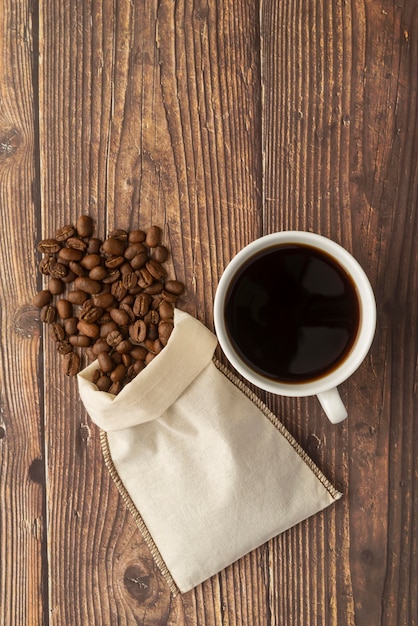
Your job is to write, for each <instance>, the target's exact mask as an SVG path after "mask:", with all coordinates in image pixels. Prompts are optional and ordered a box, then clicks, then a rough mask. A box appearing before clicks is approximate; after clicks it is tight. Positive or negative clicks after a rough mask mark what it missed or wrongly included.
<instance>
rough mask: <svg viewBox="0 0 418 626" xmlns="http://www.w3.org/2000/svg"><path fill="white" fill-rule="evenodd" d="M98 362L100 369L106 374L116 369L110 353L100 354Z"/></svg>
mask: <svg viewBox="0 0 418 626" xmlns="http://www.w3.org/2000/svg"><path fill="white" fill-rule="evenodd" d="M97 361H98V364H99V367H100V369H101V370H102V372H104V373H105V374H107V373H109V372H111V371H112V370H113V368H114V367H115V363H114V361H113V360H112V357H111V356H110V355H109V353H108V352H100V353H99V354H98V355H97Z"/></svg>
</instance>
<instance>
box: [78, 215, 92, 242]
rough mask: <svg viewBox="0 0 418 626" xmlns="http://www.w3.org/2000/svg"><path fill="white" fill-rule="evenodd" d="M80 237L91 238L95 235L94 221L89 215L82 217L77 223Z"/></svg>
mask: <svg viewBox="0 0 418 626" xmlns="http://www.w3.org/2000/svg"><path fill="white" fill-rule="evenodd" d="M76 228H77V232H78V234H79V235H80V237H90V236H91V235H92V234H93V220H92V218H91V217H90V216H89V215H81V216H80V217H79V218H78V220H77V222H76Z"/></svg>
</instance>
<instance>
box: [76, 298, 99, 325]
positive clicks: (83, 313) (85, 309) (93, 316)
mask: <svg viewBox="0 0 418 626" xmlns="http://www.w3.org/2000/svg"><path fill="white" fill-rule="evenodd" d="M102 315H103V309H102V308H101V307H99V306H96V305H95V303H94V301H93V300H86V302H85V303H84V304H83V306H82V308H81V310H80V312H79V314H78V318H79V319H80V320H84V321H85V322H88V323H89V324H92V323H93V322H97V320H98V319H99V318H100V317H101V316H102Z"/></svg>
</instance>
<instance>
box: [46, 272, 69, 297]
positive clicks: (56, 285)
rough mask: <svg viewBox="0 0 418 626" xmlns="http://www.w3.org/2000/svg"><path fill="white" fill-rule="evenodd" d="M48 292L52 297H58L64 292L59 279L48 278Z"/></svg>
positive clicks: (61, 281) (63, 284) (62, 283)
mask: <svg viewBox="0 0 418 626" xmlns="http://www.w3.org/2000/svg"><path fill="white" fill-rule="evenodd" d="M67 276H68V273H67ZM48 290H49V291H50V292H51V294H52V295H53V296H59V295H60V294H62V293H64V291H65V283H64V281H63V280H62V279H61V278H50V279H49V281H48Z"/></svg>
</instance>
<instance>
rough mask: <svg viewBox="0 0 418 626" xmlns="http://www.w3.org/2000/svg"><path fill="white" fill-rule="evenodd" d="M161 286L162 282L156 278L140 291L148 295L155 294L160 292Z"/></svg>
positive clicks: (162, 286) (162, 285)
mask: <svg viewBox="0 0 418 626" xmlns="http://www.w3.org/2000/svg"><path fill="white" fill-rule="evenodd" d="M163 288H164V283H162V282H161V281H160V280H156V281H155V282H153V283H152V284H151V285H149V286H148V287H145V289H143V290H142V293H148V294H149V295H150V296H156V295H158V294H159V293H161V292H162V290H163Z"/></svg>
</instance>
